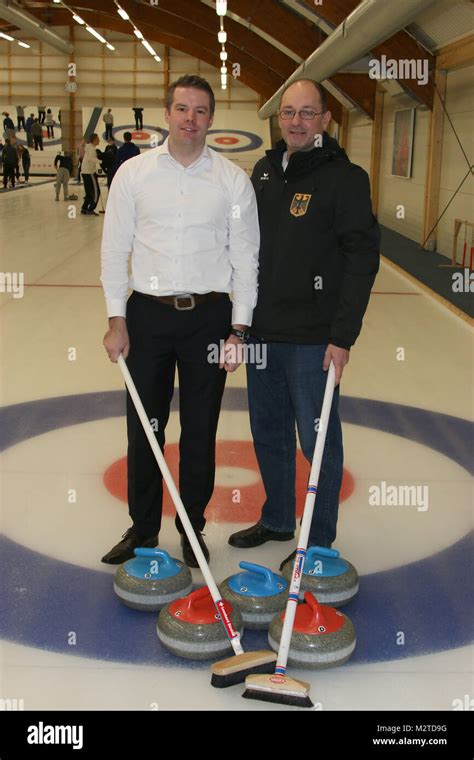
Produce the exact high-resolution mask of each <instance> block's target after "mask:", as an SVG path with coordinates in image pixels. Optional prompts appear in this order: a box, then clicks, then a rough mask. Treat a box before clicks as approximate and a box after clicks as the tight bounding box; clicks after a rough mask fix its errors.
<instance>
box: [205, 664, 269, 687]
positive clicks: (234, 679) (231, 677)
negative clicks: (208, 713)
mask: <svg viewBox="0 0 474 760" xmlns="http://www.w3.org/2000/svg"><path fill="white" fill-rule="evenodd" d="M274 670H275V663H274V662H273V661H272V662H264V663H262V664H261V665H255V666H254V667H253V668H246V669H245V670H237V671H235V672H234V673H228V674H227V675H219V674H217V673H213V674H212V676H211V686H215V688H216V689H225V688H227V686H235V685H236V684H238V683H244V681H245V679H246V678H247V676H253V675H259V674H263V675H267V674H269V673H273V671H274Z"/></svg>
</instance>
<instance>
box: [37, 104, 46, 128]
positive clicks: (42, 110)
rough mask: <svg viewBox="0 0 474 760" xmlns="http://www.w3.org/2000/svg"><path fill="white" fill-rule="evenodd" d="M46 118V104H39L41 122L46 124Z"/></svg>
mask: <svg viewBox="0 0 474 760" xmlns="http://www.w3.org/2000/svg"><path fill="white" fill-rule="evenodd" d="M45 118H46V106H38V121H39V123H40V124H44V120H45Z"/></svg>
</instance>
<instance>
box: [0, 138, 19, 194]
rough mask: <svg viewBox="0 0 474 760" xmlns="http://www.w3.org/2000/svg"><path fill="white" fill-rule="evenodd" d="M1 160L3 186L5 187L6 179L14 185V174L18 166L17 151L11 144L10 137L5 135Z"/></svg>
mask: <svg viewBox="0 0 474 760" xmlns="http://www.w3.org/2000/svg"><path fill="white" fill-rule="evenodd" d="M2 162H3V187H4V188H5V189H6V188H7V185H8V180H10V184H11V186H12V187H15V174H16V172H17V167H18V153H17V151H16V148H15V147H14V146H13V145H12V144H11V142H10V138H9V137H7V139H6V140H5V145H4V148H3V151H2Z"/></svg>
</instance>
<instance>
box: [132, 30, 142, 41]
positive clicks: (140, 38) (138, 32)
mask: <svg viewBox="0 0 474 760" xmlns="http://www.w3.org/2000/svg"><path fill="white" fill-rule="evenodd" d="M133 33H134V35H135V36H136V37H138V39H139V40H142V39H143V34H142V33H141V31H140V29H134V30H133Z"/></svg>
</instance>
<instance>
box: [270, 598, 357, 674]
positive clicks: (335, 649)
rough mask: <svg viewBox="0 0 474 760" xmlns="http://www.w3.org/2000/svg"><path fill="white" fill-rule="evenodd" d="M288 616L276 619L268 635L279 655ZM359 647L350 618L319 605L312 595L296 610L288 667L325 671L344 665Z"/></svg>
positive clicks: (282, 614)
mask: <svg viewBox="0 0 474 760" xmlns="http://www.w3.org/2000/svg"><path fill="white" fill-rule="evenodd" d="M284 619H285V613H284V612H283V613H280V614H278V615H275V617H274V618H273V620H272V622H271V625H270V629H269V631H268V643H269V644H270V646H271V648H272V649H273V651H274V652H278V648H279V646H280V639H281V633H282V630H283V621H284ZM355 645H356V635H355V630H354V626H353V625H352V622H351V621H350V620H349V618H348V617H347V615H345V614H344V613H343V612H339V610H336V609H334V607H328V606H327V605H324V604H320V603H319V602H318V601H317V599H316V597H315V596H313V594H311V593H310V592H309V591H307V592H306V593H305V595H304V602H300V603H299V604H298V606H297V608H296V613H295V621H294V626H293V633H292V635H291V642H290V649H289V652H288V665H292V666H294V667H301V668H309V669H311V670H323V669H325V668H332V667H335V666H336V665H342V664H343V663H344V662H346V660H348V659H349V657H350V656H351V654H352V652H353V651H354V649H355Z"/></svg>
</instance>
